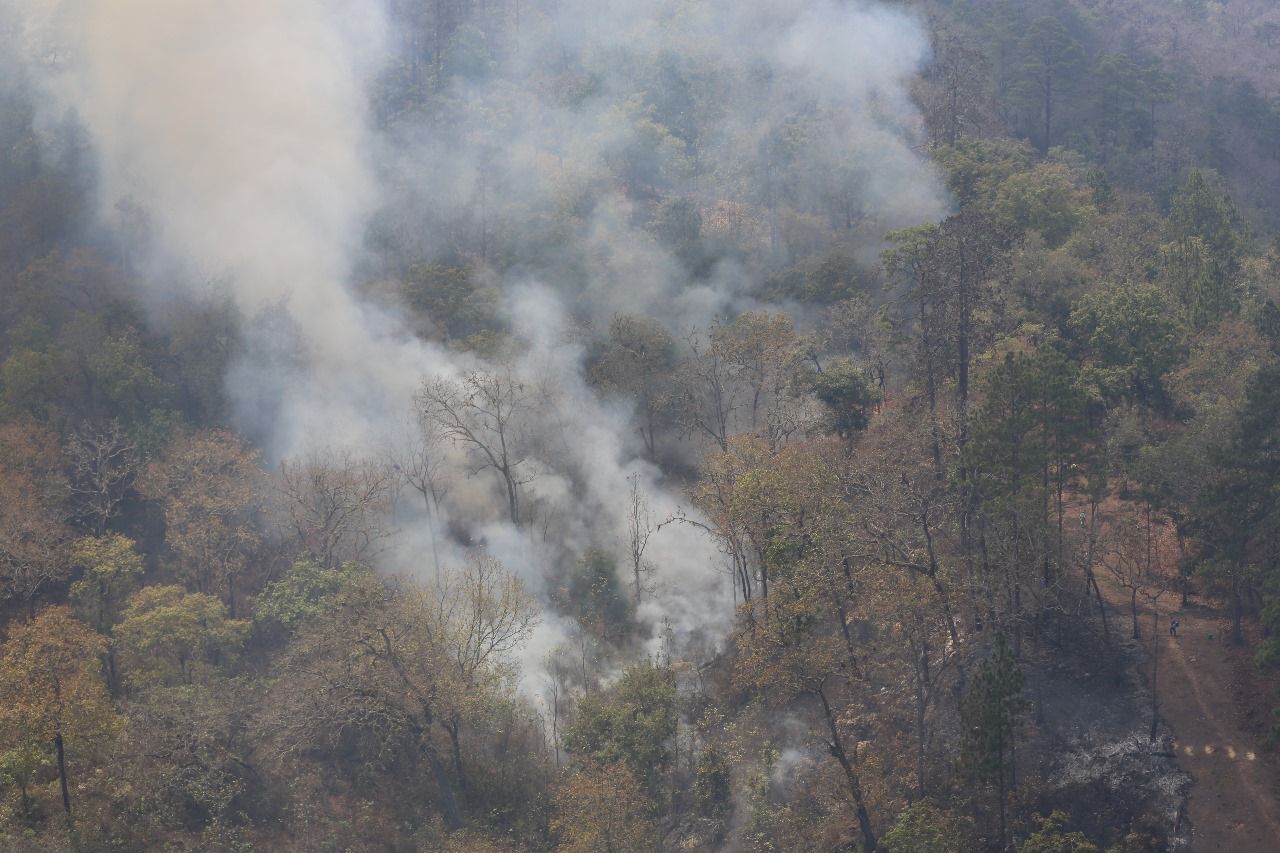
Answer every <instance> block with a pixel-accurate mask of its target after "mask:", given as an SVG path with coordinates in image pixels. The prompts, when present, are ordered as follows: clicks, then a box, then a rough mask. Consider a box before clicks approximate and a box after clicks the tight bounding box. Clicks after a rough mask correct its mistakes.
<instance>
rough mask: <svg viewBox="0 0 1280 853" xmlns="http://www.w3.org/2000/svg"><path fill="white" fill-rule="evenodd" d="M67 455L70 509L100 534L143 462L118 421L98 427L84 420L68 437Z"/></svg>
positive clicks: (94, 531)
mask: <svg viewBox="0 0 1280 853" xmlns="http://www.w3.org/2000/svg"><path fill="white" fill-rule="evenodd" d="M67 456H68V457H69V459H70V463H71V476H70V478H69V480H70V482H69V486H70V493H71V507H72V512H73V514H74V515H75V516H76V517H77V518H80V519H82V520H83V521H84V522H85V524H86V525H87V526H88V527H89V529H90V530H91V531H93V534H94V535H95V536H101V535H102V534H103V533H105V532H106V529H107V523H108V522H110V521H111V519H112V518H114V517H115V515H116V513H117V512H118V511H119V509H120V504H121V503H122V502H123V501H124V498H125V495H127V494H128V492H129V489H130V488H131V487H132V486H133V482H134V480H135V479H137V476H138V472H139V470H140V468H141V462H142V458H141V454H140V453H139V452H138V445H137V443H136V442H135V441H134V440H133V439H131V438H130V437H129V436H128V435H126V434H125V431H124V429H123V428H122V427H121V426H120V423H119V421H111V422H110V423H109V424H107V425H106V426H105V427H103V428H100V429H99V428H95V427H93V426H91V425H89V424H85V425H84V427H82V428H81V429H80V431H79V432H77V433H75V434H74V435H73V436H72V437H71V442H70V444H69V446H68V448H67Z"/></svg>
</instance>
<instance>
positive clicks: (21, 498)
mask: <svg viewBox="0 0 1280 853" xmlns="http://www.w3.org/2000/svg"><path fill="white" fill-rule="evenodd" d="M69 540H70V537H69V535H68V531H67V529H66V527H65V525H64V524H63V523H62V522H61V520H60V519H59V517H58V515H57V513H56V512H54V511H53V510H52V509H51V508H50V507H48V506H47V505H46V504H45V503H44V502H43V501H41V500H40V499H39V497H38V496H37V490H36V488H35V486H34V484H33V483H32V482H31V480H30V478H28V477H27V476H26V475H24V474H21V473H17V472H6V473H5V474H4V476H0V600H3V599H8V598H13V599H17V600H19V601H21V602H22V604H23V606H24V607H25V608H26V610H27V613H28V615H34V609H35V597H36V595H37V594H38V593H39V592H40V590H41V589H42V588H43V587H45V586H46V585H48V584H51V583H55V582H57V581H60V580H64V579H65V578H66V577H67V575H68V574H69V573H70V567H69V565H68V561H67V544H68V542H69Z"/></svg>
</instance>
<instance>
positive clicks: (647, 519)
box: [627, 474, 654, 606]
mask: <svg viewBox="0 0 1280 853" xmlns="http://www.w3.org/2000/svg"><path fill="white" fill-rule="evenodd" d="M627 480H628V481H629V482H630V483H631V491H630V492H629V494H628V496H627V554H628V556H629V557H630V558H631V575H632V578H633V579H634V583H635V593H636V605H637V606H638V605H639V604H640V598H641V595H642V594H643V592H644V576H645V575H648V574H649V573H650V572H652V571H653V566H652V565H650V563H649V561H648V560H646V559H645V558H644V552H645V550H646V549H647V548H648V547H649V537H651V536H653V533H654V525H653V515H652V513H650V512H649V501H648V500H647V499H646V498H645V496H644V492H642V491H641V490H640V475H639V474H632V475H630V476H629V477H627Z"/></svg>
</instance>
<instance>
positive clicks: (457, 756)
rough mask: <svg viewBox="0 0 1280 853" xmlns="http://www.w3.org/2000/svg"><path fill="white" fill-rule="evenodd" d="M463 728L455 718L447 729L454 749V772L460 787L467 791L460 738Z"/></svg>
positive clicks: (460, 722)
mask: <svg viewBox="0 0 1280 853" xmlns="http://www.w3.org/2000/svg"><path fill="white" fill-rule="evenodd" d="M461 727H462V721H461V720H459V719H458V718H457V717H454V718H453V719H452V720H450V721H449V725H448V726H446V728H447V729H448V730H449V744H450V746H451V747H452V749H453V772H454V773H455V774H456V775H457V777H458V787H459V788H463V789H465V788H466V787H467V777H466V775H465V774H464V773H463V772H462V740H461V738H460V737H459V730H460V729H461Z"/></svg>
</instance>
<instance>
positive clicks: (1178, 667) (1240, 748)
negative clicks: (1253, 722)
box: [1121, 602, 1280, 853]
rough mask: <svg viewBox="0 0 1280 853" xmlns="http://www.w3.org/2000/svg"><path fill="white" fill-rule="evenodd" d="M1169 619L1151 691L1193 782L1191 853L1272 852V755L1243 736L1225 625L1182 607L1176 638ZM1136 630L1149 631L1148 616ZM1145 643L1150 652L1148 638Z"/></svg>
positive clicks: (1212, 614)
mask: <svg viewBox="0 0 1280 853" xmlns="http://www.w3.org/2000/svg"><path fill="white" fill-rule="evenodd" d="M1161 603H1162V604H1163V602H1161ZM1161 609H1162V610H1164V608H1163V607H1162V608H1161ZM1169 615H1170V614H1168V613H1164V614H1162V616H1161V620H1160V624H1161V629H1160V634H1161V636H1160V665H1159V677H1158V678H1157V690H1158V693H1159V700H1160V711H1161V714H1162V716H1163V717H1164V718H1165V720H1166V721H1167V722H1168V724H1169V728H1170V729H1172V731H1173V734H1174V738H1175V744H1176V749H1177V753H1178V763H1179V765H1180V766H1181V767H1182V768H1183V769H1184V770H1186V771H1187V772H1188V773H1190V774H1191V777H1192V779H1193V784H1192V787H1191V800H1190V803H1189V804H1188V815H1187V816H1188V817H1189V818H1190V819H1191V823H1192V827H1193V833H1194V834H1193V845H1192V849H1193V850H1194V851H1195V853H1277V851H1280V774H1278V773H1277V768H1276V766H1275V757H1274V756H1273V755H1268V754H1264V752H1263V750H1262V749H1261V748H1260V746H1259V743H1258V739H1259V738H1258V735H1257V734H1250V733H1249V732H1248V731H1247V730H1246V726H1245V725H1244V724H1243V721H1242V719H1241V711H1240V706H1239V703H1238V702H1237V701H1236V697H1237V692H1238V687H1239V685H1238V682H1239V681H1240V675H1239V674H1240V673H1242V672H1243V671H1244V667H1245V666H1247V662H1245V661H1243V660H1241V657H1242V655H1244V654H1245V652H1244V651H1243V650H1241V649H1236V648H1233V647H1231V646H1230V645H1229V644H1228V643H1227V641H1226V637H1225V635H1226V634H1227V633H1228V632H1229V630H1230V625H1229V623H1228V620H1227V619H1226V618H1225V616H1224V615H1223V614H1222V613H1220V612H1219V611H1216V610H1211V609H1193V608H1188V609H1186V610H1182V611H1180V612H1177V613H1174V614H1172V615H1173V616H1174V617H1175V618H1177V619H1179V620H1180V621H1181V627H1180V628H1179V629H1178V636H1177V637H1176V638H1174V637H1170V636H1169V631H1168V625H1169V621H1168V618H1169ZM1121 624H1123V623H1121ZM1142 628H1143V631H1144V632H1148V631H1150V630H1151V628H1150V614H1148V618H1147V619H1146V620H1144V624H1143V626H1142ZM1210 636H1212V638H1213V639H1210ZM1143 639H1144V641H1146V642H1144V645H1146V648H1148V649H1150V645H1148V644H1149V642H1150V638H1149V635H1144V637H1143Z"/></svg>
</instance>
